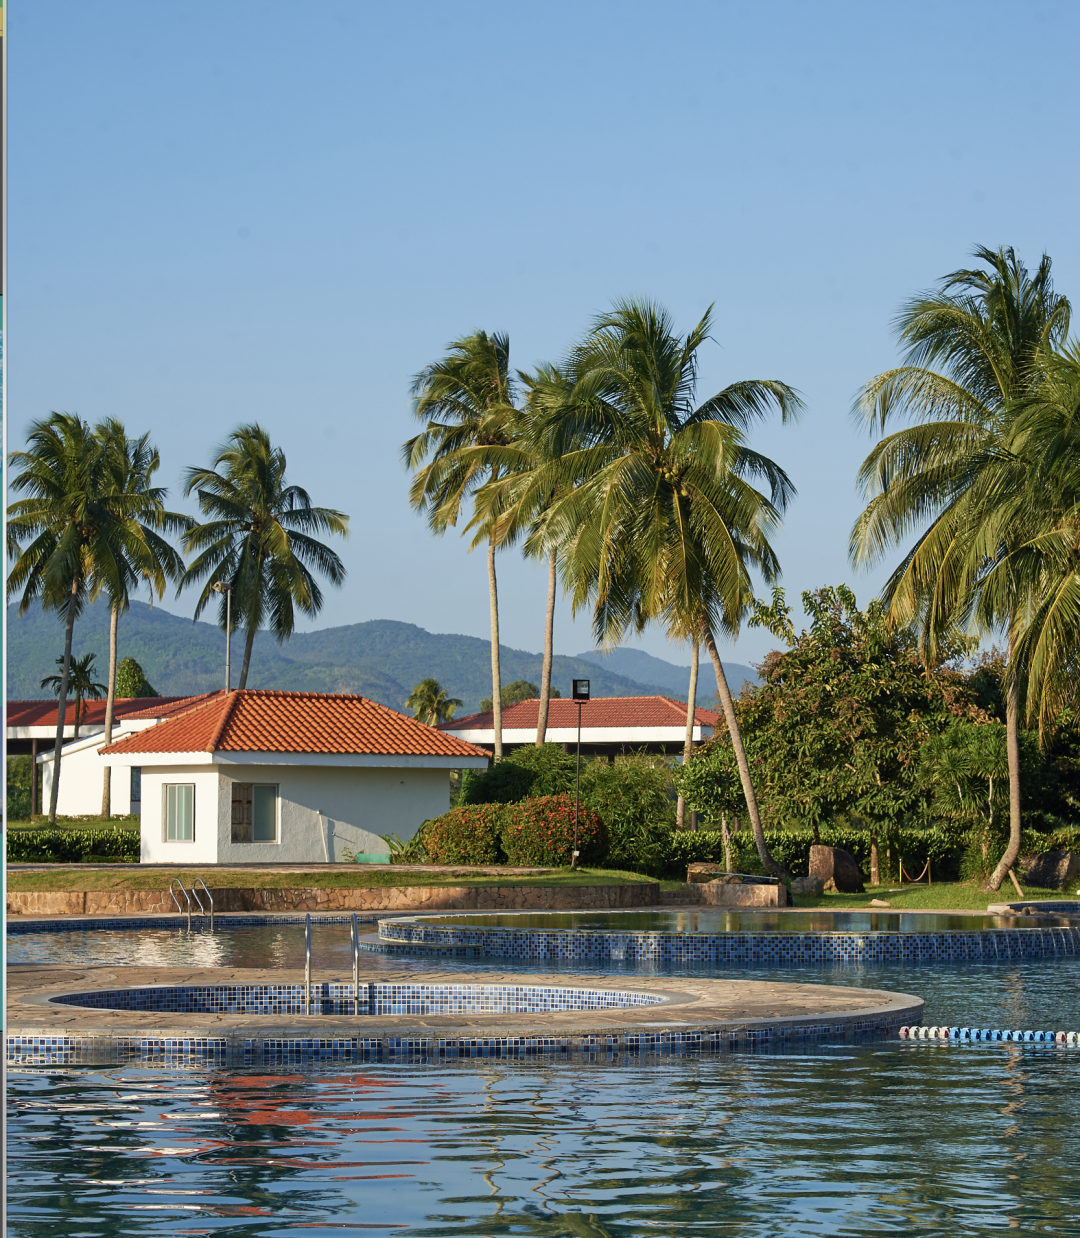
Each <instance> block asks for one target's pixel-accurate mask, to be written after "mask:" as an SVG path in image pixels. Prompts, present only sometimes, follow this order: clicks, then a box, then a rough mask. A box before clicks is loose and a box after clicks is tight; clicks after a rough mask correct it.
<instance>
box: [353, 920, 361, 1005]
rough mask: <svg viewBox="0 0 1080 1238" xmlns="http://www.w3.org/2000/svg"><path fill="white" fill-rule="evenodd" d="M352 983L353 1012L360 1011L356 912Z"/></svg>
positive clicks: (358, 947)
mask: <svg viewBox="0 0 1080 1238" xmlns="http://www.w3.org/2000/svg"><path fill="white" fill-rule="evenodd" d="M352 983H353V1014H354V1015H359V1013H360V925H359V922H358V921H357V919H356V912H355V911H354V912H353V913H352Z"/></svg>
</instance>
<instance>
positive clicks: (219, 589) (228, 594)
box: [210, 580, 233, 692]
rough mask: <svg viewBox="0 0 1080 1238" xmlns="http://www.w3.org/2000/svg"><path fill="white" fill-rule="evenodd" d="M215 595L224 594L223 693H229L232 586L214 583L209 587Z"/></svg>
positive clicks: (230, 677) (218, 582)
mask: <svg viewBox="0 0 1080 1238" xmlns="http://www.w3.org/2000/svg"><path fill="white" fill-rule="evenodd" d="M210 588H211V589H213V591H214V592H215V593H224V594H225V691H226V692H229V691H231V689H232V667H231V666H230V664H229V658H230V655H231V653H232V647H231V641H232V590H233V587H232V585H227V584H226V583H225V582H224V581H223V580H218V581H215V582H214V583H213V584H212V585H211V586H210Z"/></svg>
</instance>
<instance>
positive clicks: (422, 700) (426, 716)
mask: <svg viewBox="0 0 1080 1238" xmlns="http://www.w3.org/2000/svg"><path fill="white" fill-rule="evenodd" d="M405 708H406V709H411V710H413V711H414V712H413V717H414V718H416V719H417V721H419V722H426V723H427V724H428V726H438V725H439V723H440V722H449V721H450V719H451V718H452V717H453V716H454V710H455V709H460V708H461V701H459V700H458V699H457V697H456V696H451V695H450V693H449V692H447V690H446V689H445V688H444V687H443V686H442V684H441V683H439V681H438V680H437V679H421V680H420V682H419V683H418V684H417V685H416V687H415V688H413V690H412V691H411V692H410V693H409V695H408V697H407V698H406V700H405Z"/></svg>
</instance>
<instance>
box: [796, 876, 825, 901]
mask: <svg viewBox="0 0 1080 1238" xmlns="http://www.w3.org/2000/svg"><path fill="white" fill-rule="evenodd" d="M791 892H792V894H809V895H810V896H811V897H812V898H818V897H819V896H820V895H822V894H824V893H825V881H824V879H823V878H821V877H796V878H795V880H794V881H793V882H792V883H791Z"/></svg>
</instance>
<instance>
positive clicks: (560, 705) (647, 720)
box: [439, 696, 720, 732]
mask: <svg viewBox="0 0 1080 1238" xmlns="http://www.w3.org/2000/svg"><path fill="white" fill-rule="evenodd" d="M539 714H540V702H539V700H536V699H534V700H531V701H521V702H519V703H518V704H517V705H506V706H504V707H503V711H502V724H503V730H504V731H512V730H534V729H535V728H536V723H537V719H538V717H539ZM577 716H578V711H577V702H576V701H572V700H567V699H565V698H560V699H558V700H554V701H551V702H550V703H549V705H548V722H547V724H548V726H549V727H551V728H553V729H560V728H563V727H573V728H575V729H576V728H577ZM694 719H695V722H696V724H697V725H698V726H711V727H715V726H716V725H717V724H718V723H719V721H720V715H719V714H718V713H717V712H716V711H715V710H712V709H702V708H701V707H700V706H698V708H697V709H695V710H694ZM494 726H495V717H494V714H492V712H491V710H490V709H489V710H487V711H486V712H485V713H482V714H470V715H469V716H468V717H465V718H454V719H453V720H452V721H450V722H444V723H442V725H441V726H440V727H439V730H440V731H451V732H453V731H490V730H492V729H493V728H494ZM685 726H686V702H685V701H677V700H675V699H673V698H672V697H670V696H598V697H594V698H593V700H591V701H585V702H584V703H583V704H582V707H581V729H582V731H583V732H584V731H586V730H588V729H590V728H592V727H623V728H634V727H685Z"/></svg>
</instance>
